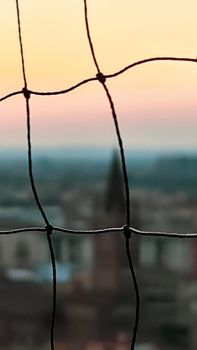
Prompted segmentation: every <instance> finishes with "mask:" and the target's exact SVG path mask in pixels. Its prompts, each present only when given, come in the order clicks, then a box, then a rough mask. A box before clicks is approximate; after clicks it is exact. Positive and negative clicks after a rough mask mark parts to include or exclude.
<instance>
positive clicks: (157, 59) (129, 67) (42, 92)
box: [0, 56, 197, 102]
mask: <svg viewBox="0 0 197 350" xmlns="http://www.w3.org/2000/svg"><path fill="white" fill-rule="evenodd" d="M154 61H180V62H192V63H197V58H189V57H171V56H169V57H167V56H166V57H165V56H164V57H150V58H145V59H143V60H140V61H136V62H133V63H131V64H129V65H128V66H126V67H124V68H122V69H120V70H119V71H117V72H115V73H112V74H106V75H105V74H104V77H105V78H106V79H111V78H115V77H117V76H118V75H121V74H123V73H124V72H126V71H127V70H129V69H131V68H134V67H136V66H139V65H142V64H146V63H149V62H154ZM96 80H99V79H98V78H97V77H92V78H88V79H85V80H82V81H81V82H79V83H77V84H75V85H72V86H70V87H69V88H66V89H64V90H57V91H46V92H45V91H34V90H29V89H27V90H28V92H29V93H30V94H32V95H38V96H51V95H63V94H67V93H68V92H70V91H73V90H75V89H77V88H78V87H80V86H82V85H85V84H87V83H89V82H91V81H96ZM22 93H23V91H22V90H20V91H15V92H11V93H9V94H8V95H5V96H3V97H1V98H0V102H2V101H4V100H6V99H8V98H10V97H12V96H15V95H19V94H22Z"/></svg>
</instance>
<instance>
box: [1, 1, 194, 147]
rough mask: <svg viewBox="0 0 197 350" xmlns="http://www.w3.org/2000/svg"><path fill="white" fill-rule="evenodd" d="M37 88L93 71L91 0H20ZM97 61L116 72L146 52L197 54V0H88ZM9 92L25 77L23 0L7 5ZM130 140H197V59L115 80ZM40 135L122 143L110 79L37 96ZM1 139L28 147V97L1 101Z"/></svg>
mask: <svg viewBox="0 0 197 350" xmlns="http://www.w3.org/2000/svg"><path fill="white" fill-rule="evenodd" d="M19 4H20V8H21V22H22V29H23V41H24V54H25V61H26V71H27V78H28V85H29V88H30V89H32V90H43V91H47V90H61V89H64V88H66V87H68V86H70V85H72V84H74V83H77V82H78V81H80V80H82V79H85V78H88V77H91V76H94V75H95V68H94V65H93V62H92V59H91V55H90V51H89V47H88V42H87V38H86V33H85V26H84V15H83V1H82V0H72V1H71V0H70V1H65V0H56V1H52V0H42V1H35V0H20V2H19ZM88 6H89V20H90V30H91V33H92V39H93V42H94V45H95V51H96V54H97V58H98V62H99V64H100V67H101V70H102V71H103V73H106V74H107V73H112V72H114V71H116V70H119V69H120V68H122V67H123V66H125V65H128V64H129V63H131V62H133V61H135V60H138V59H143V58H146V57H151V56H158V55H162V56H163V55H165V56H169V55H170V56H171V55H175V56H185V57H187V56H188V57H193V58H194V57H196V55H197V45H196V42H197V40H196V38H197V25H196V14H197V1H196V0H188V1H184V0H183V1H178V0H173V1H172V0H166V1H165V2H164V1H158V0H150V1H147V0H141V1H140V0H139V1H132V0H124V1H118V0H99V1H98V0H89V1H88ZM0 43H1V61H0V95H1V96H2V95H5V94H7V93H9V92H11V91H15V90H18V89H21V87H22V86H23V82H22V72H21V63H20V52H19V44H18V37H17V21H16V9H15V1H14V0H3V1H1V4H0ZM108 85H109V88H110V89H111V93H112V96H113V97H114V101H115V105H116V108H117V112H118V115H119V119H120V125H121V130H122V133H123V136H124V139H125V144H126V145H127V146H130V147H142V148H147V147H149V148H151V147H159V148H160V147H168V148H171V147H175V148H176V147H179V148H180V147H186V148H191V147H192V148H195V147H196V146H197V141H196V139H197V138H196V132H197V98H196V88H197V65H196V64H194V63H172V62H171V63H170V62H168V63H166V62H164V63H161V62H160V63H149V64H147V65H144V66H140V67H137V68H134V69H133V70H132V71H129V72H126V73H124V74H123V75H122V76H120V77H118V78H114V79H111V80H110V81H109V82H108ZM31 106H32V126H33V134H32V136H33V141H34V143H35V145H36V146H39V145H48V144H50V145H52V146H53V145H54V146H57V145H67V144H69V145H70V144H71V145H80V144H89V145H94V144H96V145H97V144H99V145H108V146H111V145H113V144H114V142H115V141H114V140H115V137H114V128H113V124H112V120H111V115H110V111H109V107H108V103H107V101H106V99H105V95H104V93H103V91H102V88H101V86H100V85H99V84H98V83H96V82H93V83H90V84H88V85H86V86H83V87H81V88H79V90H77V91H74V92H73V93H69V94H68V95H66V96H56V97H50V98H49V97H35V96H34V97H32V98H31ZM0 118H1V128H0V144H1V145H2V146H3V145H4V146H13V145H24V146H25V134H26V132H25V110H24V102H23V98H22V96H17V97H13V98H12V99H10V100H6V101H4V102H2V103H1V104H0Z"/></svg>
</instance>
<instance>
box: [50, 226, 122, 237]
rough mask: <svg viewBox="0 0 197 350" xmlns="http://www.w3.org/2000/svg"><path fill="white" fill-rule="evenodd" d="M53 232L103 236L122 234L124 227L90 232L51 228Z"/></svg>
mask: <svg viewBox="0 0 197 350" xmlns="http://www.w3.org/2000/svg"><path fill="white" fill-rule="evenodd" d="M53 229H54V231H58V232H64V233H70V234H79V235H80V234H85V235H86V234H87V235H96V234H103V233H118V232H122V231H123V230H124V227H109V228H102V229H95V230H94V229H92V230H72V229H67V228H62V227H57V226H54V227H53Z"/></svg>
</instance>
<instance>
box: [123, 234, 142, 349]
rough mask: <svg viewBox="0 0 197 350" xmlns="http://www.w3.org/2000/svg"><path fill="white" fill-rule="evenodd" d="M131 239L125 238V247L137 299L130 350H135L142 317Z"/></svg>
mask: <svg viewBox="0 0 197 350" xmlns="http://www.w3.org/2000/svg"><path fill="white" fill-rule="evenodd" d="M129 238H130V237H129V236H126V237H125V247H126V253H127V258H128V262H129V267H130V272H131V277H132V280H133V284H134V289H135V297H136V308H135V322H134V327H133V333H132V338H131V343H130V350H134V348H135V343H136V337H137V331H138V326H139V317H140V293H139V287H138V283H137V278H136V274H135V269H134V266H133V261H132V258H131V252H130V248H129Z"/></svg>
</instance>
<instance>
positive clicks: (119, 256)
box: [0, 149, 197, 350]
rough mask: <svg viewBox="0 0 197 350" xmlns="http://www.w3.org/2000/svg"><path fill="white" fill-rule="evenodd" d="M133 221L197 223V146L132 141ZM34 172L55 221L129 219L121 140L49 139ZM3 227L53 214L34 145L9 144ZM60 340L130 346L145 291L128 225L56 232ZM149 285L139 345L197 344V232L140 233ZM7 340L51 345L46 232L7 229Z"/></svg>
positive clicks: (96, 223)
mask: <svg viewBox="0 0 197 350" xmlns="http://www.w3.org/2000/svg"><path fill="white" fill-rule="evenodd" d="M126 155H127V165H128V175H129V184H130V198H131V222H132V226H133V227H135V228H139V229H143V230H157V231H169V232H180V233H184V232H196V231H197V215H196V212H197V186H196V185H197V180H196V179H197V154H195V153H188V154H186V153H185V154H184V152H182V153H181V152H177V153H174V154H167V153H164V152H150V151H145V152H142V151H141V152H140V151H138V152H129V151H128V152H127V154H126ZM34 174H35V180H36V186H37V189H38V193H39V196H40V198H41V202H42V204H43V206H44V208H45V211H46V213H47V216H48V218H49V220H50V222H51V223H52V224H53V225H55V226H62V227H66V228H74V229H92V228H104V227H120V226H122V225H124V224H125V200H124V187H123V179H122V171H121V167H120V161H119V156H118V153H117V151H115V150H114V151H106V150H104V149H93V150H90V149H82V150H79V149H66V150H61V151H60V150H58V151H57V152H55V151H53V152H52V151H50V150H47V151H45V152H44V151H42V152H41V151H40V152H38V155H37V156H36V155H35V158H34ZM0 193H1V196H0V229H1V230H7V229H11V228H19V227H40V226H43V221H42V217H41V216H40V213H39V211H38V209H37V207H36V204H35V202H34V199H33V196H32V192H31V188H30V183H29V178H28V167H27V159H26V156H25V155H24V154H23V153H22V152H20V151H15V152H14V151H13V152H12V151H9V152H1V154H0ZM52 240H53V247H54V250H55V256H56V265H57V281H58V288H57V292H58V295H57V314H56V326H55V349H56V350H74V349H78V350H80V349H81V350H82V349H84V350H126V349H129V348H130V340H131V335H132V329H133V324H134V318H135V293H134V288H133V283H132V279H131V276H130V271H129V270H128V262H127V257H126V253H125V242H124V237H123V235H121V234H117V233H111V234H101V235H97V236H96V235H85V236H82V235H68V234H64V233H58V232H54V234H53V235H52ZM130 246H131V251H132V256H133V260H134V265H135V269H136V274H137V279H138V283H139V288H140V297H141V305H140V323H139V332H138V335H137V345H136V350H182V349H184V350H185V349H188V350H196V349H197V332H196V323H197V241H196V240H195V239H193V240H190V239H187V240H184V239H169V238H151V237H144V236H143V237H142V236H141V237H140V236H132V238H131V242H130ZM0 253H1V254H0V347H1V349H3V350H8V349H13V350H15V349H18V350H19V349H29V350H31V349H32V350H33V349H38V350H45V349H49V338H50V322H51V306H52V286H51V282H52V278H51V273H52V270H51V262H50V254H49V249H48V245H47V239H46V234H45V233H42V232H35V233H28V232H25V233H22V234H15V235H4V236H0Z"/></svg>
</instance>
